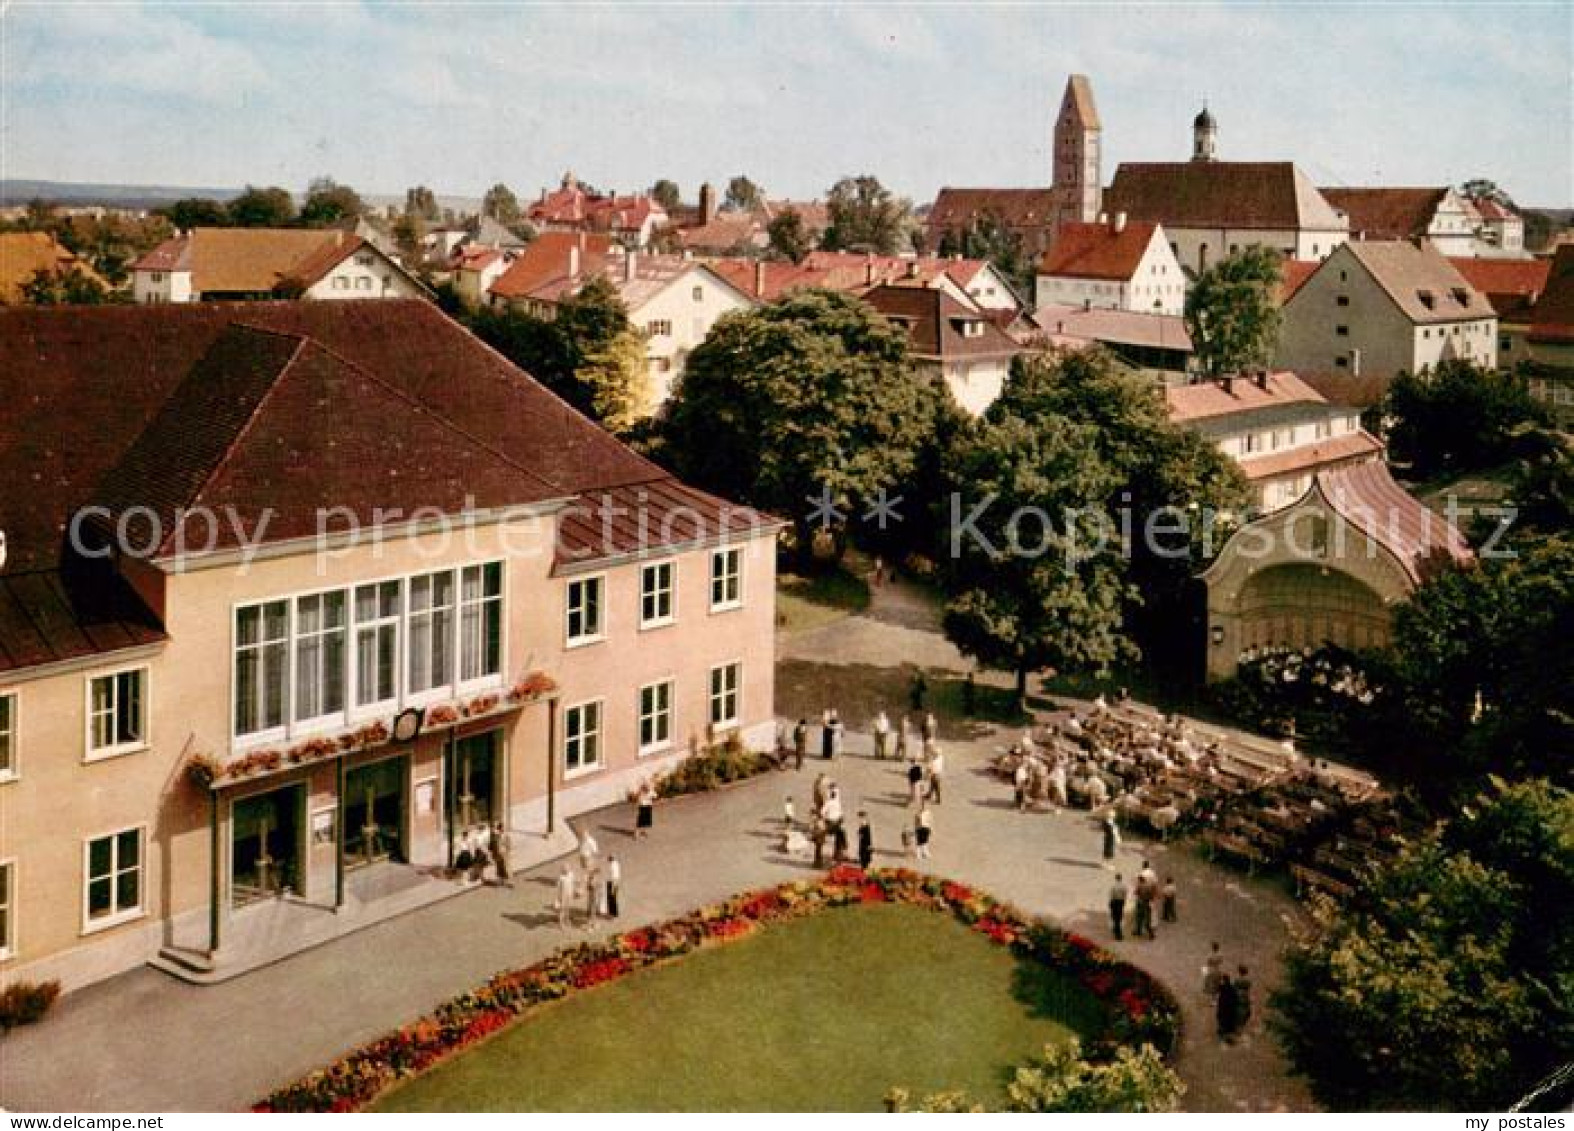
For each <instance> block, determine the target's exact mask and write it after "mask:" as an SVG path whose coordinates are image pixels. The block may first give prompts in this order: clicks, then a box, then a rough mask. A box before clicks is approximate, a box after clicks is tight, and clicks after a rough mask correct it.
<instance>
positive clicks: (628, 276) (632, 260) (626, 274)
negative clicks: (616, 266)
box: [623, 248, 639, 283]
mask: <svg viewBox="0 0 1574 1131" xmlns="http://www.w3.org/2000/svg"><path fill="white" fill-rule="evenodd" d="M638 257H639V253H638V252H637V251H635V250H634V249H633V248H629V249H628V251H626V252H625V253H624V254H623V281H624V282H625V283H632V282H633V281H634V276H635V275H636V274H637V273H638V269H639V263H638Z"/></svg>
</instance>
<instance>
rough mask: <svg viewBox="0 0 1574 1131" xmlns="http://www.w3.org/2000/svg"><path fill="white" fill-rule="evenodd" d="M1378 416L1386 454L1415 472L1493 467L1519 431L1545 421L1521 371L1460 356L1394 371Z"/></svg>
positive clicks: (1429, 473) (1424, 474) (1510, 448)
mask: <svg viewBox="0 0 1574 1131" xmlns="http://www.w3.org/2000/svg"><path fill="white" fill-rule="evenodd" d="M1383 415H1384V417H1385V419H1387V420H1389V421H1390V422H1391V423H1390V425H1389V427H1388V430H1387V432H1388V450H1389V453H1390V455H1391V456H1392V457H1393V459H1395V460H1396V461H1398V462H1399V463H1403V464H1408V465H1409V466H1410V470H1411V472H1412V474H1414V475H1415V476H1417V477H1419V478H1430V477H1432V476H1435V475H1442V474H1457V473H1459V472H1463V471H1476V470H1481V469H1483V468H1488V467H1493V466H1495V465H1496V464H1499V463H1502V462H1503V461H1504V460H1506V459H1507V458H1509V456H1510V455H1512V454H1513V451H1514V445H1515V442H1516V440H1517V439H1518V438H1519V437H1520V436H1521V435H1522V434H1523V433H1524V432H1525V430H1526V429H1529V428H1534V427H1537V426H1540V425H1544V424H1546V423H1547V415H1546V411H1545V409H1544V408H1543V407H1542V406H1541V405H1540V404H1539V403H1538V402H1537V401H1536V400H1535V399H1534V398H1532V397H1531V395H1530V384H1529V382H1528V381H1526V380H1525V378H1524V377H1523V376H1521V375H1520V374H1517V373H1506V372H1503V371H1501V370H1497V369H1485V368H1483V367H1481V366H1479V365H1476V364H1475V363H1474V362H1472V361H1468V360H1465V359H1462V358H1461V359H1451V360H1448V361H1442V362H1439V363H1438V364H1437V365H1435V366H1431V367H1429V368H1428V369H1425V370H1423V371H1422V372H1421V373H1419V374H1412V373H1400V374H1399V375H1398V376H1396V377H1395V378H1394V379H1393V381H1392V382H1390V384H1389V386H1388V392H1387V394H1386V395H1385V398H1384V404H1383Z"/></svg>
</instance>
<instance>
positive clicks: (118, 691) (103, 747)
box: [88, 668, 148, 757]
mask: <svg viewBox="0 0 1574 1131" xmlns="http://www.w3.org/2000/svg"><path fill="white" fill-rule="evenodd" d="M147 677H148V673H147V669H146V668H133V669H132V670H130V671H124V672H116V673H115V674H114V675H103V676H96V677H95V678H93V679H91V680H89V681H88V754H89V755H90V756H97V757H104V756H107V755H110V754H117V753H120V752H121V751H125V750H136V749H140V748H141V747H142V746H145V745H146V744H147V729H148V728H147Z"/></svg>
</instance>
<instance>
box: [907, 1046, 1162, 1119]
mask: <svg viewBox="0 0 1574 1131" xmlns="http://www.w3.org/2000/svg"><path fill="white" fill-rule="evenodd" d="M1185 1091H1186V1086H1185V1085H1184V1084H1182V1083H1181V1080H1180V1077H1179V1076H1177V1075H1175V1073H1174V1071H1173V1070H1172V1069H1171V1068H1170V1067H1169V1065H1167V1064H1165V1063H1164V1058H1163V1056H1161V1055H1160V1054H1159V1051H1158V1050H1157V1049H1155V1048H1154V1047H1153V1046H1152V1045H1143V1046H1142V1047H1141V1048H1140V1049H1131V1048H1120V1049H1117V1050H1116V1052H1115V1056H1114V1057H1113V1058H1112V1059H1110V1060H1107V1061H1090V1060H1086V1059H1084V1058H1083V1055H1082V1044H1081V1042H1080V1041H1078V1040H1077V1039H1076V1038H1075V1037H1073V1038H1071V1039H1070V1040H1068V1041H1063V1042H1061V1043H1060V1044H1052V1045H1045V1046H1044V1051H1043V1053H1042V1054H1040V1055H1039V1056H1037V1057H1034V1058H1033V1059H1032V1060H1030V1061H1028V1062H1027V1063H1026V1064H1021V1065H1018V1066H1017V1068H1016V1069H1015V1071H1014V1072H1013V1073H1012V1078H1011V1082H1010V1083H1009V1084H1007V1085H1006V1106H1005V1110H1006V1111H1009V1112H1018V1113H1031V1112H1149V1111H1173V1110H1174V1108H1175V1105H1176V1103H1178V1102H1179V1100H1180V1097H1181V1096H1182V1095H1183V1094H1184V1093H1185ZM885 1105H886V1110H887V1111H891V1112H907V1111H923V1112H980V1111H984V1110H985V1109H984V1108H983V1107H982V1106H981V1105H978V1104H975V1103H974V1102H973V1101H972V1100H971V1099H969V1098H968V1095H967V1093H966V1092H960V1091H952V1092H936V1093H933V1094H931V1095H928V1096H925V1097H923V1098H922V1099H921V1100H919V1101H918V1103H917V1105H916V1106H914V1105H913V1103H912V1098H911V1096H910V1094H909V1093H908V1092H907V1090H906V1089H905V1088H892V1089H891V1090H890V1091H889V1092H887V1093H886V1097H885Z"/></svg>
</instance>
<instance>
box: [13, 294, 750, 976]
mask: <svg viewBox="0 0 1574 1131" xmlns="http://www.w3.org/2000/svg"><path fill="white" fill-rule="evenodd" d="M0 403H3V404H5V405H6V406H7V407H6V411H5V413H4V414H0V483H3V484H4V490H3V491H0V531H3V532H4V547H5V556H4V560H3V561H0V978H3V979H4V980H5V981H7V982H9V981H12V980H15V979H19V978H29V979H38V978H45V977H59V978H61V979H62V980H63V981H64V982H65V983H66V984H67V986H68V987H69V986H75V985H81V984H84V983H86V982H89V981H92V980H94V979H96V978H100V977H103V976H106V975H108V974H111V973H114V972H117V971H119V970H123V969H126V968H128V967H130V966H133V965H136V964H139V963H142V962H145V961H148V960H151V959H157V957H158V956H160V955H163V956H165V959H164V960H167V959H168V957H169V956H170V955H172V954H178V955H179V956H181V960H182V961H183V962H186V963H187V964H188V965H192V966H194V967H197V968H208V969H212V968H218V967H221V966H222V965H223V963H224V961H225V956H226V955H228V954H233V953H236V952H237V951H245V950H246V949H247V946H248V942H249V936H251V935H254V934H256V933H257V932H260V931H270V932H275V933H277V932H279V931H281V930H282V931H284V932H286V935H285V937H284V938H283V939H282V940H275V945H276V947H277V946H282V947H283V949H284V950H285V951H286V952H287V951H288V949H289V947H290V942H291V938H290V936H289V934H288V932H289V931H291V930H297V929H298V930H299V931H300V938H301V940H302V941H301V944H300V945H306V944H307V941H308V940H309V939H311V938H318V937H320V936H321V935H322V932H323V929H324V928H323V926H322V924H323V923H324V922H331V921H333V920H334V919H335V918H336V917H342V916H344V915H347V914H349V913H350V912H352V911H355V910H356V909H357V908H360V909H362V910H364V909H365V907H367V906H370V905H371V904H372V903H373V902H375V900H376V899H377V898H379V897H380V896H386V895H387V893H388V892H390V891H399V890H402V889H404V888H407V887H416V886H419V885H421V884H423V883H424V884H428V885H431V884H435V883H437V882H439V881H438V880H437V879H436V878H435V877H437V876H439V875H440V874H441V873H442V871H443V869H444V868H445V867H446V865H447V864H449V863H450V861H451V860H452V858H453V856H454V853H455V848H456V845H458V844H460V843H462V841H463V839H464V837H465V836H466V835H467V834H474V833H476V832H477V831H478V830H481V829H483V828H485V827H487V826H488V825H489V824H490V823H492V822H494V821H500V822H503V823H504V824H505V825H506V827H507V828H508V829H509V830H511V832H512V834H513V835H515V836H519V837H528V836H531V835H532V834H544V833H546V832H547V831H548V830H549V829H556V830H558V835H559V837H561V835H562V830H563V823H564V820H565V818H566V817H569V816H572V815H574V814H576V813H580V812H584V811H587V810H589V809H592V808H595V807H599V806H602V805H606V804H608V803H611V802H615V801H618V800H621V799H623V798H624V797H626V796H627V795H628V794H629V792H630V791H631V790H632V789H634V788H636V787H637V786H638V785H639V784H640V783H641V782H643V781H644V780H646V779H648V778H650V777H652V776H653V775H655V774H657V773H659V772H660V771H662V770H663V769H665V768H667V767H669V766H671V765H672V764H674V762H676V761H677V760H679V759H681V758H683V757H684V756H686V754H687V753H688V752H689V751H690V750H692V749H694V748H696V747H697V746H698V745H699V744H701V743H703V742H705V741H706V740H708V739H709V738H712V737H719V736H721V735H725V734H728V733H733V732H736V733H740V734H741V735H742V737H743V738H744V739H745V741H749V742H752V743H766V742H769V741H770V740H771V738H772V736H773V733H774V724H773V710H772V697H773V687H772V630H773V622H774V596H773V594H774V576H773V574H774V543H775V533H776V531H777V529H778V525H779V524H777V523H776V522H774V521H773V520H770V519H768V518H766V517H764V516H761V515H759V514H758V513H756V512H753V511H751V510H748V509H747V508H742V507H737V506H732V505H729V504H727V503H725V502H724V501H722V500H720V499H717V498H714V497H712V496H709V495H706V494H704V493H702V492H699V491H696V490H693V489H691V488H689V487H687V486H685V485H684V484H682V483H680V482H678V481H677V480H675V479H673V478H672V477H671V476H669V475H668V474H666V473H665V472H663V471H662V470H661V469H660V468H658V467H656V466H655V465H654V464H651V463H649V462H648V461H646V460H644V459H643V458H641V457H640V456H638V455H636V454H635V453H633V452H632V451H630V450H629V449H627V448H625V447H624V446H623V445H621V444H620V443H618V442H617V441H616V440H614V439H613V438H611V437H610V436H609V435H607V434H606V433H605V432H603V431H601V430H600V429H599V428H597V427H596V426H594V425H593V424H591V423H590V422H588V421H587V420H585V419H584V418H583V417H581V416H579V415H577V414H576V413H575V412H573V411H572V410H571V409H569V408H568V407H567V406H566V405H564V404H563V403H562V402H561V401H559V400H558V399H557V398H555V397H554V396H552V395H551V394H549V393H548V392H547V391H546V390H545V389H543V388H542V387H541V386H540V385H538V384H537V383H536V382H535V381H533V380H532V379H531V378H530V377H528V376H527V375H526V374H524V373H522V372H520V371H519V370H518V369H516V368H515V367H513V366H512V365H510V364H509V363H508V362H507V361H506V360H504V359H503V358H502V357H500V356H499V355H497V354H496V353H494V352H492V351H491V350H490V349H488V348H487V347H486V346H484V345H483V344H481V343H480V342H479V341H477V340H476V339H474V338H473V337H471V336H470V335H469V334H467V333H466V332H465V331H464V330H463V329H461V328H460V327H459V326H458V325H457V324H455V323H453V322H451V321H449V320H448V319H447V318H445V317H444V316H443V315H442V314H441V313H440V312H438V311H437V309H436V308H435V307H433V306H431V305H430V304H428V303H425V302H418V301H406V302H402V301H378V302H365V303H355V302H351V303H258V304H234V305H229V304H214V305H200V306H151V307H106V308H97V309H43V310H25V311H11V312H5V313H0ZM280 908H286V909H288V911H289V914H288V915H283V914H281V913H280V911H279V909H280ZM313 932H316V933H315V934H313ZM252 941H254V940H252Z"/></svg>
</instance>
